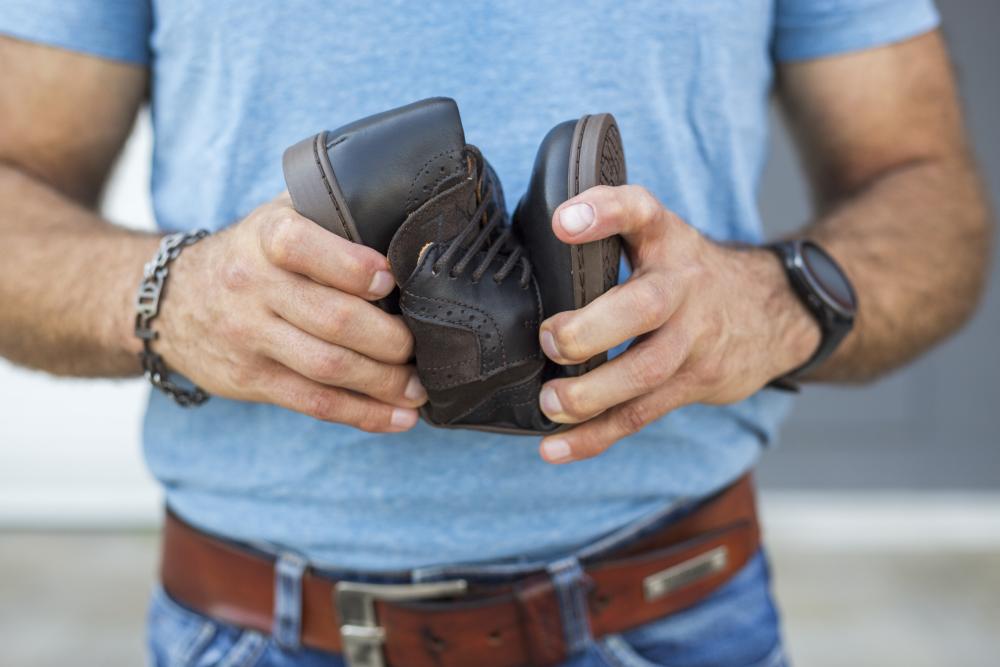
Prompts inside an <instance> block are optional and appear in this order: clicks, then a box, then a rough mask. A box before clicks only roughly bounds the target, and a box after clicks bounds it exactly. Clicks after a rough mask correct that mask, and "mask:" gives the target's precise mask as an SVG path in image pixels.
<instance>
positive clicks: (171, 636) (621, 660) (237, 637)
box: [148, 507, 788, 667]
mask: <svg viewBox="0 0 1000 667" xmlns="http://www.w3.org/2000/svg"><path fill="white" fill-rule="evenodd" d="M691 509H693V508H692V507H674V508H666V509H665V510H663V512H661V513H658V515H654V516H651V517H647V518H646V519H645V520H643V521H641V522H637V523H635V524H632V525H629V526H626V527H624V528H622V529H621V530H619V531H616V532H615V533H613V534H611V535H609V536H607V537H606V538H604V539H602V540H600V541H599V542H597V543H593V544H590V545H587V546H586V547H584V548H582V549H580V550H579V551H577V552H576V553H573V554H570V555H568V556H567V555H562V556H561V557H558V558H554V559H551V560H543V561H525V562H519V563H513V564H511V563H507V564H496V565H481V566H455V567H437V568H427V569H424V570H414V571H412V572H408V573H406V574H405V579H406V580H408V581H433V580H441V579H452V578H459V577H460V578H464V579H467V580H469V581H504V580H510V579H511V578H514V577H517V576H519V575H521V574H523V573H524V572H526V571H538V570H539V569H547V570H548V571H549V572H550V574H551V577H552V580H553V583H554V585H555V587H556V591H557V594H558V597H559V601H560V612H561V615H562V625H563V631H564V633H565V639H566V644H567V646H569V647H570V649H571V650H570V657H569V659H568V660H567V661H566V662H565V663H564V664H563V665H562V666H561V667H660V666H662V667H786V666H787V664H788V663H787V661H786V659H785V656H784V652H783V648H782V643H781V635H780V631H779V623H778V614H777V610H776V608H775V604H774V601H773V599H772V597H771V577H770V571H769V568H768V564H767V558H766V556H765V554H764V552H763V551H760V552H758V553H757V554H756V555H754V557H753V558H751V559H750V561H749V562H748V563H747V564H746V565H745V566H744V567H743V568H742V569H741V570H740V571H739V572H737V573H736V574H735V575H734V576H733V578H732V579H730V580H729V581H728V582H727V583H726V584H725V585H723V586H721V587H720V588H719V589H717V590H716V591H715V592H714V593H712V594H711V595H710V596H708V597H707V598H705V599H704V600H702V601H701V602H699V603H698V604H697V605H695V606H693V607H690V608H688V609H685V610H683V611H681V612H678V613H676V614H672V615H670V616H667V617H664V618H662V619H658V620H655V621H652V622H650V623H647V624H646V625H642V626H640V627H637V628H633V629H632V630H629V631H628V632H624V633H621V634H616V635H609V636H605V637H601V638H600V639H594V638H593V637H591V635H590V628H589V625H588V621H587V617H586V614H585V613H583V612H584V607H583V606H584V604H585V603H584V596H583V594H582V592H581V591H582V590H583V589H582V583H583V582H582V578H581V575H582V571H581V568H580V565H579V563H580V562H581V561H582V560H585V559H588V558H594V557H600V556H602V555H605V554H606V553H608V552H613V551H614V550H615V549H618V548H621V547H623V546H625V545H627V544H629V543H631V542H633V541H634V540H637V539H640V538H641V537H642V536H643V535H644V534H647V533H649V532H652V531H654V530H656V529H657V528H658V527H660V526H662V525H663V524H665V523H669V522H671V521H674V520H676V519H677V518H679V517H680V516H683V515H684V514H685V513H687V512H689V511H691ZM304 567H305V563H304V562H303V561H301V560H300V559H298V558H296V557H295V556H293V555H290V554H282V555H280V557H279V558H278V566H277V572H278V576H277V585H276V587H275V619H276V620H275V627H274V628H273V632H272V633H271V634H267V635H265V634H261V633H259V632H254V631H252V630H243V629H241V628H237V627H233V626H230V625H227V624H224V623H219V622H217V621H215V620H213V619H210V618H207V617H205V616H202V615H201V614H198V613H196V612H194V611H192V610H190V609H187V608H185V607H184V606H183V605H181V604H180V603H178V602H176V601H174V600H172V599H171V598H170V597H169V596H168V595H167V594H166V593H165V592H164V591H163V590H162V589H157V590H156V591H155V592H154V594H153V600H152V604H151V606H150V610H149V619H148V633H149V637H148V639H149V652H150V662H151V664H152V665H154V666H155V667H210V666H219V667H342V666H343V665H344V662H343V660H342V659H341V658H340V656H338V655H334V654H330V653H323V652H318V651H312V650H309V649H306V648H303V647H301V646H298V629H299V626H300V616H299V610H300V607H301V603H300V597H299V591H300V588H299V582H300V580H301V576H302V571H303V568H304ZM329 574H330V575H331V576H334V577H336V578H340V579H351V580H355V581H375V582H390V581H397V582H398V581H400V580H401V577H402V576H403V575H400V576H388V575H378V576H371V575H366V574H364V573H359V572H330V573H329ZM399 667H405V665H403V666H399ZM469 667H476V666H475V665H470V666H469Z"/></svg>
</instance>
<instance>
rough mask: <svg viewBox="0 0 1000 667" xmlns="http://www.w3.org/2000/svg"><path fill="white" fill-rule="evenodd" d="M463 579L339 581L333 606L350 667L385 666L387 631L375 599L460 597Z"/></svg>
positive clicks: (345, 658) (463, 585)
mask: <svg viewBox="0 0 1000 667" xmlns="http://www.w3.org/2000/svg"><path fill="white" fill-rule="evenodd" d="M467 589H468V584H467V583H466V581H465V580H464V579H453V580H450V581H431V582H427V583H420V584H368V583H359V582H355V581H340V582H337V585H336V586H334V590H333V604H334V606H336V608H337V615H338V617H339V618H340V623H341V625H340V639H341V645H342V646H343V649H344V662H345V663H347V667H385V654H384V652H383V650H382V648H383V645H384V644H385V628H383V627H382V626H380V625H379V624H378V618H377V617H376V615H375V601H376V600H389V601H392V600H424V599H433V598H441V597H448V596H452V595H461V594H463V593H465V591H466V590H467Z"/></svg>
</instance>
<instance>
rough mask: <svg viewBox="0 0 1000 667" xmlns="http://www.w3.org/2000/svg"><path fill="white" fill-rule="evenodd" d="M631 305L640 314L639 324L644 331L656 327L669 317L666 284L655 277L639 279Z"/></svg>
mask: <svg viewBox="0 0 1000 667" xmlns="http://www.w3.org/2000/svg"><path fill="white" fill-rule="evenodd" d="M630 306H631V307H632V308H633V309H634V312H637V313H638V314H639V324H640V325H641V327H642V331H643V333H646V332H647V331H651V330H652V329H655V328H656V327H658V326H660V325H661V324H663V322H664V320H666V319H667V313H668V295H667V289H666V286H665V285H663V284H662V283H660V282H659V281H658V280H653V279H648V280H640V281H637V282H636V283H635V285H634V287H633V290H632V303H631V304H630Z"/></svg>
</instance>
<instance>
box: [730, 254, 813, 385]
mask: <svg viewBox="0 0 1000 667" xmlns="http://www.w3.org/2000/svg"><path fill="white" fill-rule="evenodd" d="M739 252H741V253H743V254H744V256H745V260H746V265H747V266H748V269H749V272H750V275H749V276H748V277H747V279H748V280H749V284H750V285H752V286H754V288H755V290H756V295H755V299H754V301H755V302H756V303H757V304H758V310H759V312H760V313H761V314H762V315H763V326H764V330H765V332H766V334H765V336H764V337H763V340H764V341H765V344H766V347H765V348H764V349H765V357H766V359H767V362H766V363H767V368H766V378H767V379H773V378H777V377H783V376H784V375H786V374H788V373H789V372H791V371H793V370H795V369H797V368H799V367H801V366H803V365H804V364H805V363H806V362H807V361H809V359H811V358H812V356H813V355H814V354H815V353H816V350H817V349H818V348H819V346H820V343H821V341H822V331H821V329H820V326H819V323H818V322H817V321H816V318H815V317H814V316H813V315H812V313H810V312H809V310H808V309H807V308H806V307H805V305H804V304H803V303H802V301H801V299H799V297H798V295H796V293H795V291H794V289H793V288H792V285H791V283H790V282H789V280H788V276H787V274H786V272H785V268H784V266H783V265H782V262H781V259H780V258H779V257H778V256H777V255H776V254H775V253H773V252H771V251H770V250H767V249H766V248H758V247H752V248H746V249H742V250H740V251H739Z"/></svg>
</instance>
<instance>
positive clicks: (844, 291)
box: [800, 241, 858, 316]
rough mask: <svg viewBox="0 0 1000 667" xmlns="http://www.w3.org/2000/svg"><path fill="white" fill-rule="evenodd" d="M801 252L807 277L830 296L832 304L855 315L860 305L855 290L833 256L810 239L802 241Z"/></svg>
mask: <svg viewBox="0 0 1000 667" xmlns="http://www.w3.org/2000/svg"><path fill="white" fill-rule="evenodd" d="M800 253H801V254H800V257H801V258H802V264H803V266H804V268H805V273H806V277H807V279H808V280H809V281H810V282H812V283H813V285H814V287H817V288H818V290H819V291H820V293H822V294H823V295H825V296H826V297H827V298H828V300H829V301H830V302H831V303H830V305H831V306H834V307H835V308H837V309H839V310H841V311H843V314H845V315H847V316H853V315H854V312H855V310H857V305H858V304H857V299H856V298H855V296H854V290H853V289H852V288H851V284H850V283H849V282H847V278H846V277H845V276H844V272H843V271H842V270H841V269H840V267H839V266H837V263H836V262H835V261H833V258H832V257H830V255H828V254H826V252H825V251H824V250H823V249H822V248H820V247H819V246H818V245H816V244H815V243H811V242H809V241H805V242H803V243H802V245H801V247H800Z"/></svg>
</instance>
